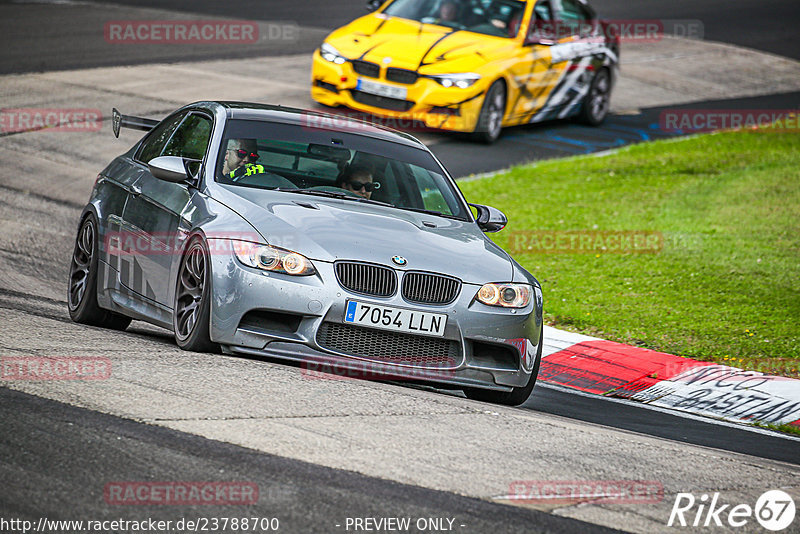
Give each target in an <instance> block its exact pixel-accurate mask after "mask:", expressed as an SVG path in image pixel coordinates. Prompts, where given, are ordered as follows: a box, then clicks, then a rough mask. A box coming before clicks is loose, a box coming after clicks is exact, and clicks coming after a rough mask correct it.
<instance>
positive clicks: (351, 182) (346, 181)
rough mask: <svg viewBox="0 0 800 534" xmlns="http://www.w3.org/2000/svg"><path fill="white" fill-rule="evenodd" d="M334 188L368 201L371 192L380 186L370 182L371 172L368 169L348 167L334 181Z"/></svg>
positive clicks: (357, 166)
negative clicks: (339, 188)
mask: <svg viewBox="0 0 800 534" xmlns="http://www.w3.org/2000/svg"><path fill="white" fill-rule="evenodd" d="M336 187H341V188H342V189H345V190H347V191H350V192H351V193H355V194H357V195H358V196H360V197H363V198H366V199H367V200H369V198H370V197H371V196H372V192H373V191H374V190H375V189H380V187H381V184H380V182H375V181H373V180H372V170H371V169H370V168H369V167H366V166H364V165H350V166H348V167H347V168H346V169H345V170H344V172H343V173H342V174H340V175H339V178H337V179H336Z"/></svg>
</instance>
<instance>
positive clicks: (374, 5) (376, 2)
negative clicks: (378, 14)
mask: <svg viewBox="0 0 800 534" xmlns="http://www.w3.org/2000/svg"><path fill="white" fill-rule="evenodd" d="M381 5H383V2H382V1H381V0H367V11H369V12H372V11H377V10H378V9H380V7H381Z"/></svg>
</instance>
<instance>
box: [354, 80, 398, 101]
mask: <svg viewBox="0 0 800 534" xmlns="http://www.w3.org/2000/svg"><path fill="white" fill-rule="evenodd" d="M356 89H358V90H359V91H364V92H365V93H370V94H373V95H378V96H388V97H389V98H398V99H400V100H405V99H406V95H408V89H406V88H405V87H395V86H394V85H385V84H382V83H377V82H371V81H369V80H362V79H361V78H359V79H358V82H356Z"/></svg>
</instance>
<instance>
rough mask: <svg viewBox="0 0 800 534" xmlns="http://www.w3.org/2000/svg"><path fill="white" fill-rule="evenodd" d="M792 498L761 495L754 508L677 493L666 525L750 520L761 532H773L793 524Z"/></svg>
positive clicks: (740, 523) (716, 497) (739, 523)
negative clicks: (762, 529) (756, 524)
mask: <svg viewBox="0 0 800 534" xmlns="http://www.w3.org/2000/svg"><path fill="white" fill-rule="evenodd" d="M795 512H796V509H795V504H794V499H792V497H791V496H790V495H789V494H788V493H786V492H785V491H781V490H769V491H766V492H764V493H763V494H762V495H761V496H760V497H759V498H758V500H757V501H756V504H755V506H754V507H751V506H750V505H749V504H737V505H735V506H732V505H731V504H722V503H720V502H719V493H718V492H716V493H714V494H712V495H710V496H709V495H708V494H707V493H704V494H702V495H701V496H700V498H699V499H698V498H696V497H695V496H694V495H692V494H691V493H678V495H676V496H675V504H673V505H672V512H671V513H670V515H669V521H668V522H667V526H670V527H672V526H676V527H686V526H692V527H721V526H725V524H726V523H727V526H731V527H743V526H745V525H747V524H748V523H750V522H751V521H752V520H753V519H755V520H756V521H758V523H759V524H760V525H761V526H762V527H763V528H765V529H767V530H771V531H773V532H777V531H780V530H784V529H786V528H787V527H789V526H790V525H791V524H792V523H793V522H794V517H795Z"/></svg>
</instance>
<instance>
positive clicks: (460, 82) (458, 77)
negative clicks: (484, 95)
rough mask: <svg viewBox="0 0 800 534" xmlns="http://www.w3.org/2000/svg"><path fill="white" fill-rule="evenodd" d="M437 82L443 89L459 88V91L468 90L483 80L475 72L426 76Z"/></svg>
mask: <svg viewBox="0 0 800 534" xmlns="http://www.w3.org/2000/svg"><path fill="white" fill-rule="evenodd" d="M425 77H426V78H430V79H432V80H435V81H436V82H437V83H439V85H441V86H442V87H458V88H459V89H466V88H467V87H469V86H471V85H473V84H474V83H475V82H477V81H478V80H480V79H481V76H480V74H475V73H474V72H465V73H461V74H428V75H426V76H425Z"/></svg>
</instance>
